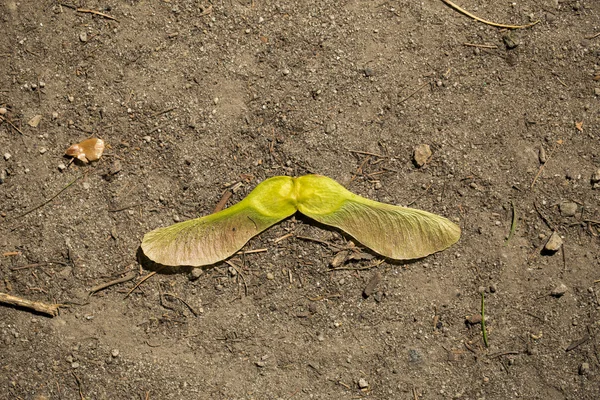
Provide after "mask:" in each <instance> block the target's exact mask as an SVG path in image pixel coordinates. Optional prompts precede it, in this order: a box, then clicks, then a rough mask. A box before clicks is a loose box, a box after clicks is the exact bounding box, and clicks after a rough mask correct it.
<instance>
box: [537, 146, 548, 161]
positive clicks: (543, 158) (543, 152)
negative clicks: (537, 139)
mask: <svg viewBox="0 0 600 400" xmlns="http://www.w3.org/2000/svg"><path fill="white" fill-rule="evenodd" d="M538 158H539V160H540V164H546V161H548V156H547V155H546V150H545V149H544V148H543V147H542V146H540V152H539V155H538Z"/></svg>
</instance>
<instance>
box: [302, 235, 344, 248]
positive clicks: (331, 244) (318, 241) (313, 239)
mask: <svg viewBox="0 0 600 400" xmlns="http://www.w3.org/2000/svg"><path fill="white" fill-rule="evenodd" d="M296 238H297V239H302V240H308V241H309V242H316V243H321V244H324V245H325V246H330V247H335V248H336V249H341V248H342V246H338V245H337V244H333V243H329V242H326V241H324V240H321V239H315V238H311V237H308V236H296Z"/></svg>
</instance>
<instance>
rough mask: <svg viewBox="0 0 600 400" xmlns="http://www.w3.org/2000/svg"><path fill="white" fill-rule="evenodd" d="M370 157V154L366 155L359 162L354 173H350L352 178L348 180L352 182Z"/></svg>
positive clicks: (361, 171)
mask: <svg viewBox="0 0 600 400" xmlns="http://www.w3.org/2000/svg"><path fill="white" fill-rule="evenodd" d="M370 159H371V156H366V157H365V159H364V160H363V162H361V163H360V166H359V167H358V168H357V169H356V172H355V173H354V175H352V178H351V179H350V182H353V181H354V180H355V179H356V177H357V176H358V175H359V174H362V173H363V167H364V166H365V164H366V163H367V162H368V161H369V160H370Z"/></svg>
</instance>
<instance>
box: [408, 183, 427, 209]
mask: <svg viewBox="0 0 600 400" xmlns="http://www.w3.org/2000/svg"><path fill="white" fill-rule="evenodd" d="M430 188H431V183H430V184H429V185H428V186H427V187H426V188H425V191H424V192H423V193H421V194H420V195H419V196H417V198H416V199H414V200H413V201H411V202H410V203H408V204H407V205H406V207H410V206H412V205H413V204H415V203H416V202H417V201H419V199H421V197H423V196H425V195H426V194H427V192H428V191H429V189H430Z"/></svg>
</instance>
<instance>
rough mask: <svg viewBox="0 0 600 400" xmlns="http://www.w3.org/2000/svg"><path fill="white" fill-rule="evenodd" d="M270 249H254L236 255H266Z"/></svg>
mask: <svg viewBox="0 0 600 400" xmlns="http://www.w3.org/2000/svg"><path fill="white" fill-rule="evenodd" d="M267 251H269V249H254V250H244V251H238V252H237V253H235V254H254V253H266V252H267Z"/></svg>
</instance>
